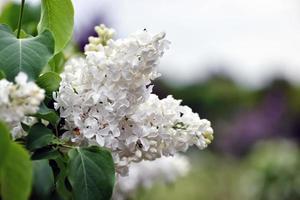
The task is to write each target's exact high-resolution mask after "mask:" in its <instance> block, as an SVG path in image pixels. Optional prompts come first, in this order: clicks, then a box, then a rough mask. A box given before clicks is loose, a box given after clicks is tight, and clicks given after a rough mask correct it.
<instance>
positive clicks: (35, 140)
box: [27, 123, 55, 150]
mask: <svg viewBox="0 0 300 200" xmlns="http://www.w3.org/2000/svg"><path fill="white" fill-rule="evenodd" d="M54 138H55V135H54V134H53V133H52V132H51V130H50V129H48V128H47V127H45V126H44V125H43V124H40V123H39V124H35V125H34V126H33V127H31V128H30V130H29V134H28V138H27V139H28V141H27V148H28V149H29V150H34V149H39V148H42V147H44V146H47V145H49V144H51V142H52V141H53V140H54Z"/></svg>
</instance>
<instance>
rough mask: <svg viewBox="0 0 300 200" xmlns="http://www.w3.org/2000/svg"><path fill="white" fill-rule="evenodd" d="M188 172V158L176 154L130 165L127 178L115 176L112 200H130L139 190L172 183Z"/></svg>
mask: <svg viewBox="0 0 300 200" xmlns="http://www.w3.org/2000/svg"><path fill="white" fill-rule="evenodd" d="M189 170H190V163H189V160H188V158H187V157H185V156H183V155H178V154H176V155H175V156H174V157H162V158H158V159H156V160H154V161H147V160H146V161H141V162H139V163H132V164H131V165H130V167H129V173H128V176H117V180H116V184H115V188H114V190H113V191H114V192H113V196H112V199H113V200H126V199H131V198H133V197H134V196H135V194H136V193H137V192H138V190H139V189H149V188H151V187H152V186H153V185H154V184H170V183H174V182H175V181H176V180H177V179H178V178H180V177H184V176H186V175H187V173H188V172H189Z"/></svg>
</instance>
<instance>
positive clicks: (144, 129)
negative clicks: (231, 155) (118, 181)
mask: <svg viewBox="0 0 300 200" xmlns="http://www.w3.org/2000/svg"><path fill="white" fill-rule="evenodd" d="M95 29H96V31H97V32H98V34H99V37H98V38H95V37H90V38H89V40H90V44H88V45H87V46H86V48H85V57H84V58H76V59H73V60H71V61H70V62H69V63H68V64H67V65H66V66H65V71H64V72H63V73H62V75H61V76H62V82H61V85H60V88H59V91H58V92H57V93H55V94H54V99H55V101H56V103H55V108H56V109H59V111H60V116H61V117H62V118H64V119H65V129H66V130H67V131H66V132H65V133H64V135H63V138H65V139H67V140H70V141H71V142H72V143H74V144H75V145H99V146H102V147H106V148H109V149H110V150H111V151H112V154H113V157H114V160H115V163H116V169H117V172H118V173H120V174H126V173H127V172H128V171H127V168H128V164H129V163H131V162H132V161H134V162H138V161H141V160H154V159H156V158H159V157H161V156H162V155H165V156H169V155H173V154H174V153H175V152H178V151H185V150H187V148H188V147H189V146H191V145H194V144H195V145H197V146H198V147H199V148H200V149H203V148H205V147H206V146H207V144H209V143H210V142H211V140H212V139H213V130H212V128H211V127H210V122H209V121H207V120H203V119H200V118H199V116H198V114H196V113H193V112H192V110H191V109H190V108H189V107H187V106H181V105H180V101H178V100H175V99H173V98H172V97H171V96H169V97H167V98H166V99H162V100H159V99H158V97H157V96H156V95H154V94H151V93H152V86H151V85H150V84H151V81H152V80H154V79H155V78H157V77H158V76H159V73H158V72H157V64H158V61H159V58H160V57H161V56H162V55H163V53H164V51H165V49H167V48H168V45H169V42H168V41H167V40H165V39H164V38H165V34H164V33H159V34H156V35H151V34H149V33H148V32H147V31H146V30H144V31H139V32H136V33H135V34H132V35H130V36H129V37H128V38H125V39H118V40H113V39H111V38H112V37H113V36H112V35H113V32H114V31H113V30H111V29H108V28H106V27H105V26H103V25H102V26H98V27H96V28H95Z"/></svg>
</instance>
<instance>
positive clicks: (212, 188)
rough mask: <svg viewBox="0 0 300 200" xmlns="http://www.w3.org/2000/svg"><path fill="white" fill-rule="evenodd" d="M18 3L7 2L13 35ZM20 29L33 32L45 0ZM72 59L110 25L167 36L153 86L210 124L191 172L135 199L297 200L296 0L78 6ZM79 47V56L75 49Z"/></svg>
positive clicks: (104, 1)
mask: <svg viewBox="0 0 300 200" xmlns="http://www.w3.org/2000/svg"><path fill="white" fill-rule="evenodd" d="M16 2H18V1H8V0H0V23H8V24H10V25H12V26H15V27H16V19H17V16H18V5H17V3H16ZM27 3H28V5H27V7H26V10H25V18H24V23H23V24H24V25H23V28H24V29H25V30H26V32H29V33H31V34H32V35H34V34H36V30H35V28H34V27H35V25H36V23H37V22H38V21H39V0H27ZM74 5H75V13H76V16H75V32H74V40H73V42H72V44H70V49H72V50H70V51H72V52H74V51H75V52H77V53H80V51H82V49H83V47H84V45H85V44H86V43H87V38H88V36H90V35H94V34H95V33H94V30H93V27H94V26H95V25H98V24H100V23H104V24H106V25H108V26H111V27H113V28H114V29H116V30H117V35H116V37H125V36H126V35H128V34H129V33H131V32H134V31H136V30H138V29H144V28H146V29H147V30H148V31H149V32H160V31H165V32H166V33H167V38H168V39H169V40H170V41H171V42H172V44H171V46H170V50H169V51H167V52H166V54H165V55H164V57H163V58H162V61H161V64H160V72H161V73H162V74H163V76H162V77H161V78H160V79H159V80H158V81H156V82H155V83H154V85H155V87H154V92H155V93H156V94H158V95H159V96H160V97H161V98H163V97H166V96H167V95H168V94H173V96H174V97H175V98H178V99H182V100H183V104H185V105H189V106H190V107H192V109H193V110H194V111H195V112H198V113H199V115H200V116H201V117H202V118H207V119H209V120H210V121H211V122H212V126H213V128H214V130H215V140H214V141H213V144H212V145H211V146H209V148H208V149H206V150H204V151H198V150H197V149H191V150H189V151H188V152H187V155H188V157H189V160H190V162H191V170H190V172H189V174H188V175H187V176H185V177H183V178H180V179H178V180H177V181H176V182H173V183H172V184H168V185H165V184H161V183H158V184H155V185H154V186H153V187H151V188H147V189H145V188H140V189H139V190H138V192H137V193H136V194H134V195H133V196H132V199H142V200H148V199H149V200H150V199H158V200H160V199H163V200H165V199H172V200H177V199H178V200H181V199H186V200H199V199H200V200H201V199H207V200H235V199H236V200H241V199H245V200H299V199H300V172H299V169H300V149H299V142H300V56H299V54H300V2H299V1H298V0H251V1H241V0H185V1H181V0H151V1H148V0H114V1H110V0H74ZM74 49H75V50H74Z"/></svg>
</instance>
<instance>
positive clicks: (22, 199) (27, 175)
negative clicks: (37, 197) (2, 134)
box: [0, 143, 32, 200]
mask: <svg viewBox="0 0 300 200" xmlns="http://www.w3.org/2000/svg"><path fill="white" fill-rule="evenodd" d="M0 183H1V195H2V199H3V200H27V199H28V197H29V194H30V190H31V183H32V163H31V161H30V157H29V154H28V153H27V151H26V150H25V149H24V148H22V146H21V145H19V144H17V143H11V145H10V150H9V153H8V157H7V158H6V162H5V164H4V166H3V168H2V170H1V179H0Z"/></svg>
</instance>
